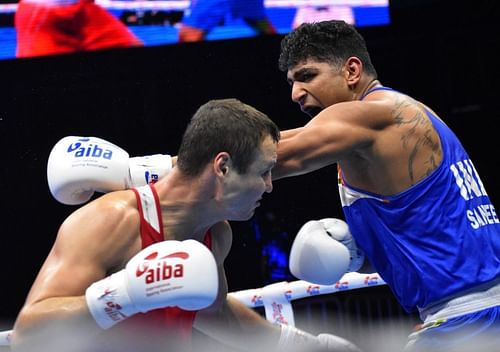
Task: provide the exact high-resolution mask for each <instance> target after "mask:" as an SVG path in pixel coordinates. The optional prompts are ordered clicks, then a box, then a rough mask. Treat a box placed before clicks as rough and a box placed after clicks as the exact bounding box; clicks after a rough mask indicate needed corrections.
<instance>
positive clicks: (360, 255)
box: [319, 218, 365, 272]
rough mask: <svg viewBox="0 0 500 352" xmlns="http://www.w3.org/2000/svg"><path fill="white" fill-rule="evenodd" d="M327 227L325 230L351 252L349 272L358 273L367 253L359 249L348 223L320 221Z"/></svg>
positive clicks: (326, 219) (327, 219)
mask: <svg viewBox="0 0 500 352" xmlns="http://www.w3.org/2000/svg"><path fill="white" fill-rule="evenodd" d="M319 222H321V223H322V224H323V226H325V230H326V232H327V233H328V235H330V236H331V237H332V238H333V239H335V240H337V241H339V242H340V243H342V244H343V245H344V246H346V247H347V249H348V250H349V256H350V262H349V267H348V268H347V271H348V272H353V271H358V270H359V269H360V268H361V267H362V266H363V263H364V262H365V253H364V252H363V251H362V250H361V248H358V245H357V244H356V241H355V240H354V238H353V237H352V234H351V232H350V231H349V226H348V225H347V223H346V222H345V221H343V220H340V219H334V218H324V219H321V220H319Z"/></svg>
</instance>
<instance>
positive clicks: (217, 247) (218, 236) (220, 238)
mask: <svg viewBox="0 0 500 352" xmlns="http://www.w3.org/2000/svg"><path fill="white" fill-rule="evenodd" d="M210 231H211V233H212V252H213V254H214V256H215V258H216V259H217V261H224V259H226V257H227V255H228V254H229V251H230V249H231V245H232V243H233V232H232V230H231V226H230V225H229V222H227V221H221V222H219V223H217V224H215V225H214V226H212V228H211V229H210Z"/></svg>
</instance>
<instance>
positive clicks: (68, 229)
mask: <svg viewBox="0 0 500 352" xmlns="http://www.w3.org/2000/svg"><path fill="white" fill-rule="evenodd" d="M111 204H112V203H111ZM103 208H105V209H103ZM127 214H128V211H127V210H125V211H123V210H122V209H116V208H114V207H113V205H111V206H109V205H107V204H104V205H103V204H96V205H91V206H88V207H87V208H85V209H83V208H82V209H80V210H78V211H77V212H75V213H73V214H72V215H71V216H70V217H69V218H68V219H66V221H65V222H64V223H63V224H62V226H61V227H60V229H59V232H58V234H57V238H56V241H55V242H54V245H53V247H52V249H51V251H50V253H49V255H48V256H47V258H46V260H45V262H44V264H43V266H42V268H41V270H40V271H39V273H38V276H37V278H36V280H35V282H34V284H33V286H32V288H31V290H30V293H29V295H28V299H27V303H28V304H29V303H32V302H37V301H41V300H44V299H46V298H49V297H65V296H80V295H83V294H84V293H85V290H86V288H87V287H88V286H90V284H92V283H93V282H95V281H97V280H100V279H102V278H104V277H105V276H106V275H108V274H109V273H110V272H112V271H113V269H114V268H118V266H119V265H120V263H123V262H124V261H125V260H126V259H127V257H128V255H129V254H128V251H127V249H128V248H129V247H130V245H131V243H132V241H133V239H134V236H133V234H134V233H135V231H136V226H135V225H134V222H133V221H130V216H128V215H127ZM132 220H133V219H132Z"/></svg>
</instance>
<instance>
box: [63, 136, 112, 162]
mask: <svg viewBox="0 0 500 352" xmlns="http://www.w3.org/2000/svg"><path fill="white" fill-rule="evenodd" d="M89 141H91V139H90V138H80V139H78V141H77V142H76V143H71V144H70V145H69V146H68V150H67V152H68V153H73V152H75V153H74V157H75V158H82V157H89V158H103V159H108V160H111V158H112V157H113V151H112V150H111V149H106V148H104V147H102V148H101V147H100V146H99V145H98V144H97V143H93V144H92V143H89V144H87V142H89Z"/></svg>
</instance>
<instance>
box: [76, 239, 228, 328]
mask: <svg viewBox="0 0 500 352" xmlns="http://www.w3.org/2000/svg"><path fill="white" fill-rule="evenodd" d="M217 292H218V276H217V265H216V263H215V259H214V256H213V255H212V253H211V252H210V250H209V249H208V248H207V247H206V246H205V245H203V244H202V243H200V242H198V241H195V240H185V241H182V242H181V241H174V240H172V241H163V242H159V243H155V244H153V245H151V246H149V247H147V248H145V249H143V250H142V251H140V252H139V253H138V254H136V255H135V256H134V257H133V258H132V259H131V260H130V261H129V262H128V263H127V265H126V267H125V269H123V270H121V271H119V272H117V273H115V274H112V275H111V276H108V277H107V278H105V279H102V280H100V281H97V282H95V283H93V284H92V285H90V286H89V287H88V288H87V290H86V292H85V298H86V301H87V306H88V308H89V311H90V313H91V315H92V316H93V317H94V319H95V321H96V322H97V324H98V325H99V326H100V327H101V328H103V329H107V328H110V327H111V326H113V325H115V324H116V323H119V322H121V321H123V320H125V319H127V318H128V317H130V316H132V315H134V314H136V313H139V312H143V313H145V312H148V311H150V310H153V309H158V308H165V307H173V306H177V307H179V308H182V309H185V310H200V309H203V308H206V307H208V306H210V305H211V304H212V303H213V302H214V301H215V298H216V296H217Z"/></svg>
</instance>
